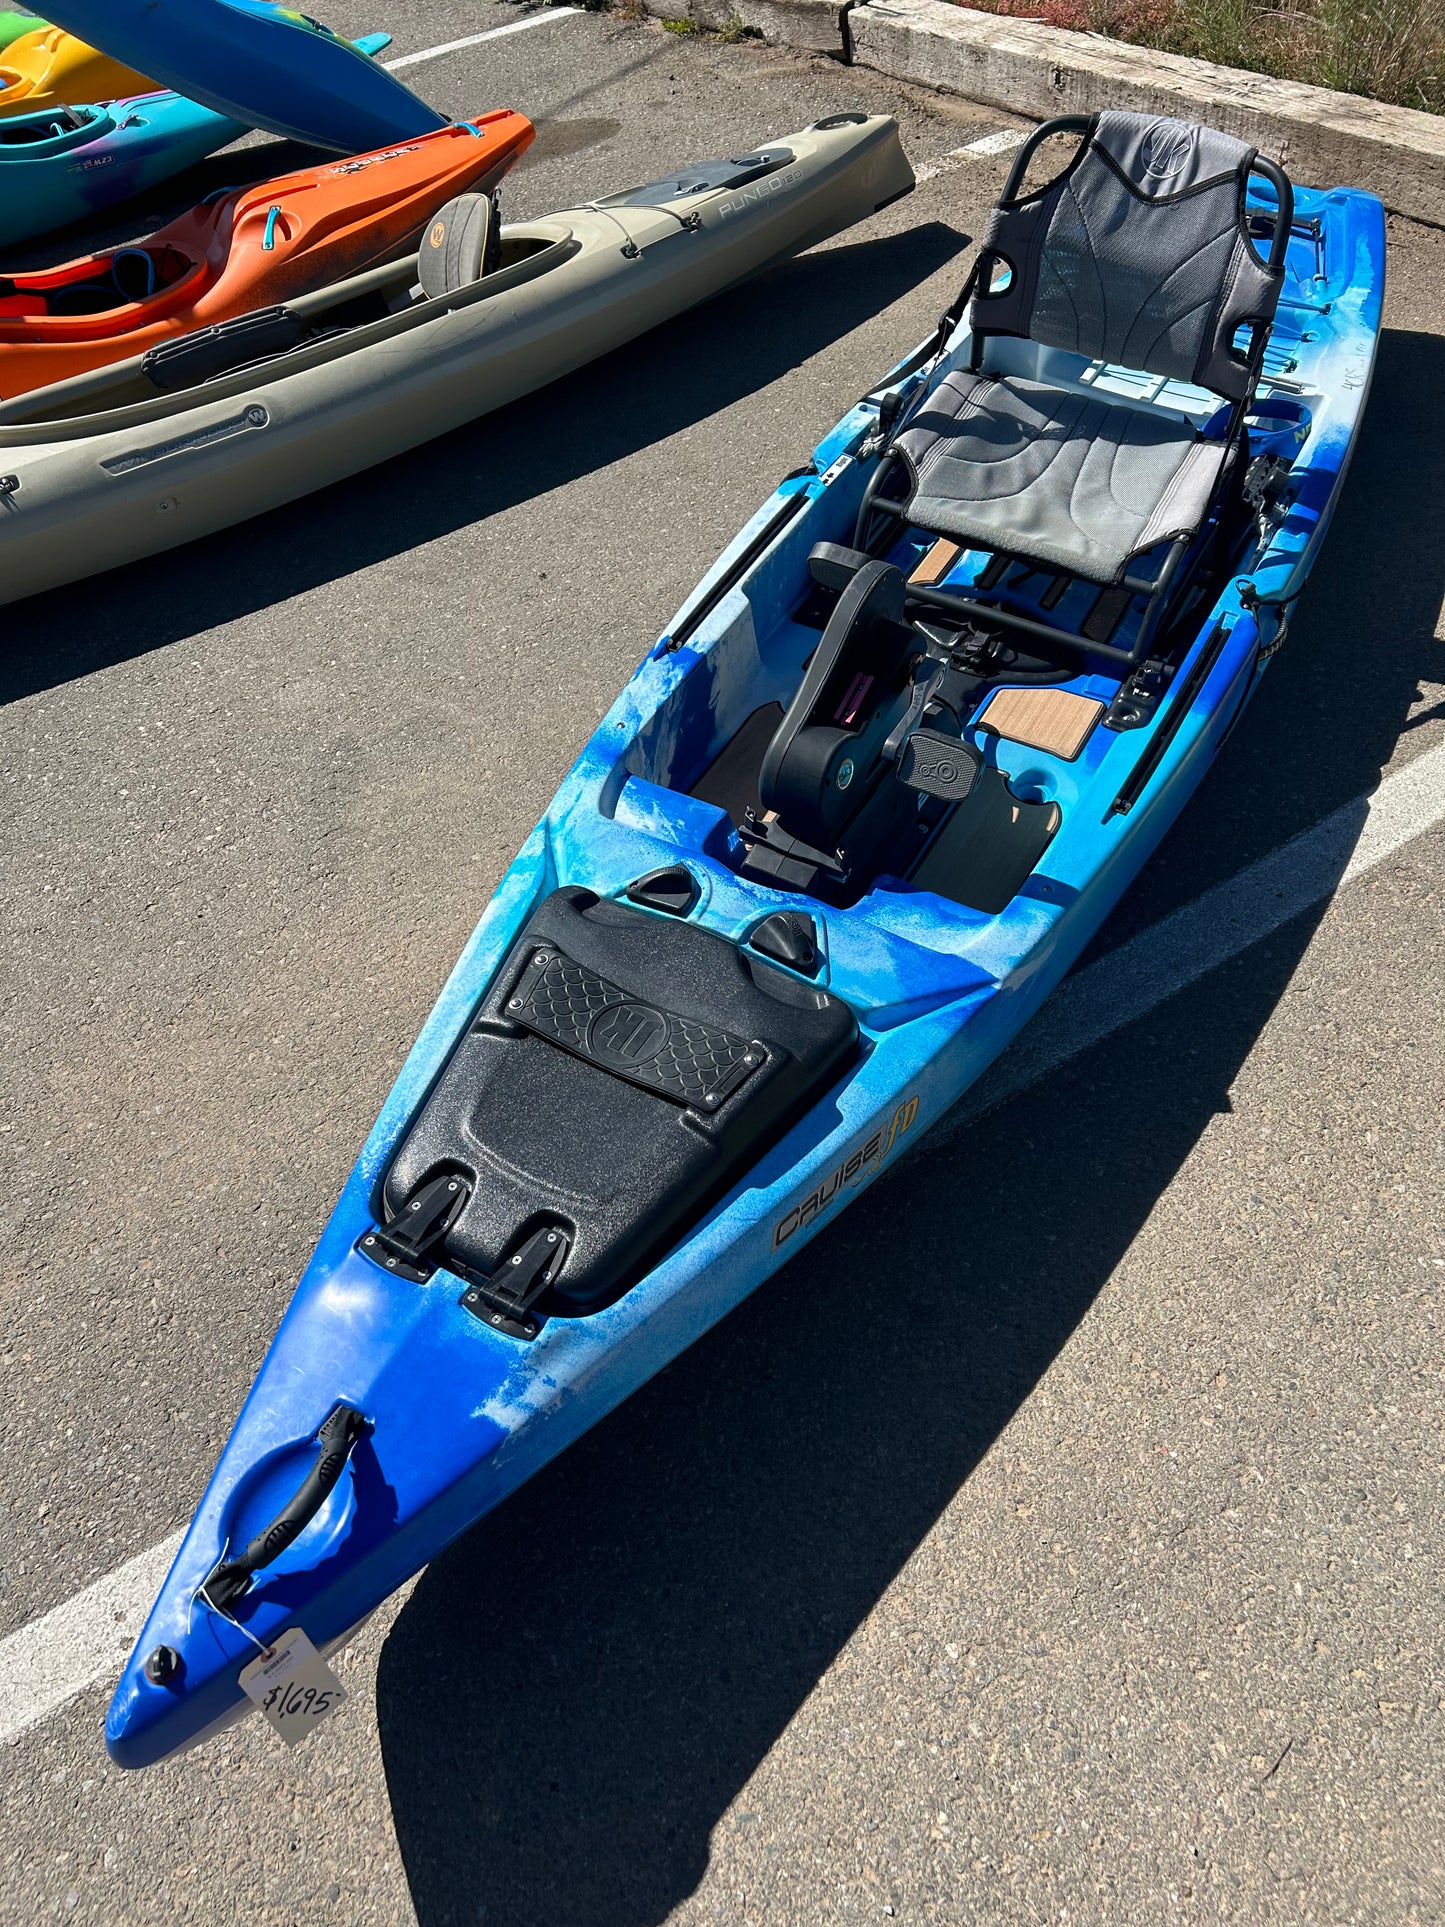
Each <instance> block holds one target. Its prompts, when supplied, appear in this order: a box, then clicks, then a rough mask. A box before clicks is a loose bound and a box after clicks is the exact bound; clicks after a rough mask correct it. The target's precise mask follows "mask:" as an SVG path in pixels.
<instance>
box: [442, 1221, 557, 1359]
mask: <svg viewBox="0 0 1445 1927" xmlns="http://www.w3.org/2000/svg"><path fill="white" fill-rule="evenodd" d="M566 1256H567V1236H566V1233H565V1232H562V1231H559V1230H558V1229H557V1227H556V1226H555V1225H553V1226H551V1227H549V1228H547V1229H545V1230H542V1231H534V1232H533V1233H532V1235H531V1237H530V1238H528V1240H527V1242H526V1243H525V1244H524V1245H523V1246H522V1248H521V1250H520V1251H519V1252H517V1253H516V1255H515V1256H514V1257H513V1258H511V1259H509V1260H508V1261H507V1263H505V1264H503V1265H499V1266H498V1267H497V1269H496V1270H495V1271H494V1272H493V1273H492V1275H491V1277H490V1278H484V1279H474V1280H473V1281H472V1283H471V1284H470V1285H468V1287H467V1289H466V1290H465V1291H464V1292H463V1293H462V1303H463V1304H464V1305H465V1306H466V1308H467V1310H468V1311H469V1312H470V1313H471V1314H472V1316H473V1317H474V1318H480V1319H481V1321H482V1323H483V1324H484V1325H490V1326H491V1327H492V1328H493V1330H494V1331H500V1332H506V1333H507V1335H508V1337H510V1338H535V1337H536V1336H537V1333H538V1332H539V1331H540V1330H541V1329H542V1321H541V1319H540V1318H539V1317H538V1316H537V1315H536V1313H535V1312H534V1311H533V1309H532V1307H533V1306H534V1305H535V1304H536V1302H537V1300H538V1299H539V1298H540V1297H541V1296H542V1293H543V1292H544V1291H545V1290H546V1289H547V1287H548V1285H550V1284H551V1282H552V1280H553V1279H554V1278H555V1277H556V1275H557V1273H558V1271H559V1270H560V1269H561V1266H562V1260H563V1259H564V1258H565V1257H566Z"/></svg>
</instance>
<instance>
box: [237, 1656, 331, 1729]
mask: <svg viewBox="0 0 1445 1927" xmlns="http://www.w3.org/2000/svg"><path fill="white" fill-rule="evenodd" d="M240 1683H241V1690H242V1692H244V1693H245V1695H246V1697H247V1698H248V1699H252V1700H254V1701H255V1703H256V1704H257V1706H259V1707H260V1709H261V1711H262V1712H263V1713H264V1714H265V1716H266V1718H267V1719H268V1720H269V1721H270V1723H271V1725H272V1726H274V1727H275V1729H276V1731H277V1732H278V1733H279V1734H280V1735H281V1737H282V1739H283V1740H285V1742H286V1744H287V1745H288V1746H295V1745H296V1744H297V1743H298V1742H299V1741H301V1740H304V1739H305V1738H306V1735H307V1734H308V1733H309V1732H310V1731H311V1729H312V1728H313V1727H314V1726H319V1725H320V1724H321V1722H322V1720H324V1719H325V1718H326V1716H327V1714H328V1713H334V1712H335V1711H336V1709H337V1707H338V1706H339V1705H340V1704H341V1702H342V1701H343V1700H344V1699H345V1698H346V1689H345V1687H344V1686H343V1685H342V1684H341V1681H340V1680H339V1679H338V1678H337V1677H336V1675H335V1673H333V1672H332V1670H331V1668H330V1667H329V1666H328V1665H327V1664H326V1661H325V1660H324V1659H323V1658H322V1657H321V1655H320V1653H318V1652H317V1650H316V1648H315V1647H314V1646H313V1645H312V1644H311V1641H310V1640H309V1639H308V1638H307V1637H306V1635H305V1633H303V1632H302V1630H301V1628H300V1627H299V1626H293V1627H292V1628H291V1630H290V1632H287V1633H282V1635H281V1637H280V1638H279V1639H278V1640H277V1641H276V1643H275V1644H274V1645H273V1646H272V1647H271V1649H270V1651H269V1652H265V1653H262V1654H261V1656H260V1658H259V1659H253V1660H252V1661H251V1663H250V1665H249V1666H243V1667H242V1668H241V1676H240Z"/></svg>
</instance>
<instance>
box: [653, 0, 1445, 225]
mask: <svg viewBox="0 0 1445 1927" xmlns="http://www.w3.org/2000/svg"><path fill="white" fill-rule="evenodd" d="M644 4H645V6H646V7H647V10H648V12H649V13H653V14H656V15H659V16H661V17H663V18H665V19H690V20H694V21H696V22H697V24H698V25H699V26H702V27H713V28H717V27H723V26H726V25H727V24H728V22H729V21H730V20H739V21H741V23H742V25H743V26H744V27H747V28H749V29H750V30H751V31H753V32H755V33H758V34H760V35H761V36H762V38H763V39H764V40H768V41H772V42H774V43H775V44H781V45H784V46H791V47H798V48H802V49H804V50H806V51H809V52H813V53H824V54H832V55H833V56H834V57H835V58H840V59H843V60H845V61H852V62H855V63H856V64H857V65H859V66H862V67H871V68H873V69H874V70H875V71H876V72H878V73H882V74H888V75H889V76H890V77H891V78H893V79H895V80H908V81H912V82H914V83H915V84H916V85H918V86H923V87H936V88H939V89H941V90H942V91H944V92H946V93H953V94H961V95H962V96H963V97H964V98H965V99H967V100H971V101H977V102H978V103H980V104H981V105H982V106H985V107H997V108H1000V109H1002V110H1003V111H1004V112H1005V113H1009V114H1020V115H1022V116H1024V117H1025V118H1026V119H1030V120H1047V119H1048V118H1049V116H1050V115H1051V114H1091V113H1096V112H1098V111H1099V110H1100V109H1101V108H1105V107H1123V108H1133V109H1136V110H1138V111H1142V112H1145V113H1160V114H1177V115H1180V116H1183V117H1185V118H1188V119H1193V120H1203V121H1207V122H1208V123H1209V124H1210V125H1211V126H1213V127H1219V128H1222V129H1223V130H1224V131H1225V132H1226V133H1230V134H1237V135H1238V136H1239V137H1240V138H1241V139H1243V140H1247V141H1248V142H1249V143H1250V145H1251V146H1252V147H1257V148H1259V149H1260V151H1261V152H1262V153H1265V154H1268V155H1270V156H1271V157H1272V158H1273V159H1275V160H1277V161H1280V162H1281V163H1282V164H1283V165H1284V166H1285V167H1287V168H1288V169H1289V171H1290V173H1291V174H1292V176H1293V177H1294V179H1295V180H1297V181H1299V182H1300V183H1301V184H1302V185H1305V186H1309V187H1333V186H1336V185H1337V184H1338V185H1345V186H1349V187H1363V188H1368V189H1370V190H1371V191H1372V192H1373V193H1375V194H1378V195H1379V197H1380V199H1381V200H1382V201H1383V202H1384V203H1385V206H1386V207H1387V208H1390V209H1391V210H1392V211H1393V212H1394V213H1397V214H1405V215H1408V216H1409V217H1410V219H1412V220H1415V221H1426V222H1428V223H1430V225H1431V226H1433V227H1445V115H1438V114H1423V113H1418V112H1416V110H1415V109H1413V108H1410V107H1387V106H1384V105H1383V104H1382V103H1381V102H1379V101H1374V100H1365V99H1363V98H1361V97H1360V96H1359V95H1357V94H1337V93H1334V92H1332V91H1331V90H1330V89H1329V88H1327V87H1306V86H1304V85H1303V84H1302V83H1301V82H1299V81H1294V80H1271V79H1269V78H1268V76H1266V75H1264V74H1250V73H1244V72H1242V71H1241V70H1240V69H1238V68H1235V67H1218V66H1215V65H1214V63H1213V62H1212V61H1208V60H1187V59H1185V58H1184V56H1183V55H1181V54H1162V53H1154V52H1152V51H1151V50H1150V49H1149V48H1147V47H1132V46H1129V45H1127V44H1125V43H1124V42H1123V41H1119V40H1109V39H1107V38H1105V36H1104V35H1102V34H1090V33H1069V32H1066V31H1065V30H1064V29H1062V28H1059V27H1045V26H1042V25H1040V24H1039V23H1037V22H1035V21H1030V20H1011V19H1008V18H1005V17H1003V16H1001V15H998V14H991V13H977V12H975V11H973V10H972V9H970V8H968V7H960V6H953V5H951V4H949V0H865V4H858V5H854V4H853V0H644Z"/></svg>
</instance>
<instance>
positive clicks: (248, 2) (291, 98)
mask: <svg viewBox="0 0 1445 1927" xmlns="http://www.w3.org/2000/svg"><path fill="white" fill-rule="evenodd" d="M49 11H50V12H51V13H55V12H56V10H55V9H54V8H53V7H52V8H51V9H50V10H49ZM62 16H63V17H62ZM55 24H56V25H57V26H60V27H65V28H67V29H68V30H69V32H71V33H73V34H76V35H78V36H79V37H80V38H81V39H82V40H86V41H89V43H90V44H91V45H92V46H95V47H100V48H102V49H103V50H104V51H105V52H106V53H108V54H110V55H112V56H113V57H114V58H115V59H117V60H124V61H126V62H128V63H129V64H130V65H132V66H134V67H136V68H138V69H139V71H140V72H141V73H144V74H152V75H154V77H155V78H156V80H157V81H161V82H164V83H165V85H166V86H168V87H174V88H175V90H176V92H177V93H180V94H184V95H185V96H186V98H187V99H188V100H197V101H200V102H201V103H202V105H203V106H206V107H209V108H210V109H211V110H212V111H213V112H214V113H217V114H225V115H226V116H228V118H230V119H232V120H238V121H241V122H243V123H244V124H245V125H246V126H247V127H264V128H267V129H268V130H269V131H270V132H271V133H273V134H281V135H284V136H285V137H286V138H288V139H290V140H297V141H304V142H306V143H307V144H308V145H310V146H313V147H324V148H328V149H330V150H332V151H333V152H335V153H338V154H361V153H368V152H370V150H371V149H373V148H377V147H386V146H388V145H389V144H390V143H391V142H393V141H399V140H410V139H412V138H414V137H415V136H416V135H418V134H430V133H432V132H434V131H435V130H436V129H437V128H439V127H444V126H445V125H446V120H445V118H444V116H442V115H441V114H438V113H436V112H435V111H434V110H433V109H432V108H430V107H428V106H427V105H426V103H425V101H422V100H419V99H418V98H417V96H416V95H415V94H414V93H412V91H411V89H410V88H409V87H404V86H403V85H402V83H401V82H400V81H399V80H394V79H393V78H392V77H391V75H390V74H389V73H387V72H386V70H385V69H384V68H382V67H378V66H377V65H376V63H375V62H374V61H372V60H370V59H368V58H367V57H366V56H365V55H363V54H362V53H360V52H358V50H357V49H356V47H354V46H353V45H352V43H351V42H350V41H349V40H343V39H342V38H341V37H340V36H339V35H337V34H334V33H332V32H331V30H330V28H328V27H323V26H322V25H320V23H319V22H318V21H315V20H312V19H311V18H310V17H309V16H308V15H306V14H304V13H301V12H299V11H298V10H297V9H296V8H294V7H285V6H278V5H275V4H273V0H61V6H60V10H59V14H57V16H56V21H55Z"/></svg>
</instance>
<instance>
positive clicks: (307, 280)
mask: <svg viewBox="0 0 1445 1927" xmlns="http://www.w3.org/2000/svg"><path fill="white" fill-rule="evenodd" d="M533 131H534V130H533V127H532V123H531V122H530V121H529V120H528V119H527V118H526V117H525V115H522V114H514V113H511V112H509V111H507V110H505V109H503V110H500V111H498V112H497V113H493V114H485V115H483V116H482V118H481V119H480V120H477V121H474V122H463V123H461V124H460V125H458V126H455V127H442V128H439V129H438V130H437V131H436V132H435V133H434V134H421V135H419V136H418V137H417V138H416V139H415V140H410V141H404V142H401V143H399V144H398V145H396V146H395V147H386V148H379V149H378V150H377V151H376V152H375V153H373V154H360V155H358V156H357V157H356V158H355V159H354V160H346V161H331V162H328V163H327V164H326V165H325V166H322V167H308V168H303V169H302V170H301V171H300V172H299V173H296V174H286V175H283V176H282V177H281V178H280V179H279V180H274V181H263V182H260V183H259V184H257V185H256V186H254V187H243V188H236V189H233V190H231V191H229V192H227V193H225V194H223V195H221V196H219V197H216V198H213V199H211V200H209V201H203V202H202V203H201V205H200V206H199V207H195V208H192V209H191V211H190V212H189V213H188V214H183V215H182V216H181V217H180V219H179V220H176V221H172V222H171V224H170V225H169V227H164V228H161V229H160V230H159V231H158V232H157V233H155V234H153V235H151V236H150V237H149V238H148V239H147V240H144V241H140V242H137V243H136V244H135V245H133V246H131V247H125V248H119V249H117V250H116V251H115V252H114V253H111V254H98V255H92V256H91V257H90V258H89V259H87V260H82V261H71V262H68V263H67V264H66V265H65V266H64V267H59V268H47V269H44V270H43V271H41V272H37V273H35V274H17V275H9V276H0V396H4V397H5V398H6V399H10V398H12V397H13V396H16V395H25V394H29V392H30V391H31V389H33V388H41V387H44V386H46V385H47V384H48V383H50V382H55V381H65V380H68V379H69V378H70V377H71V376H72V375H81V374H86V373H88V372H89V371H90V370H91V369H92V368H103V367H106V366H107V365H108V364H109V363H111V362H114V361H123V360H125V359H126V358H127V357H129V356H131V355H139V354H144V353H145V351H146V350H147V349H148V348H151V347H154V346H155V345H156V344H157V343H159V342H162V341H167V340H170V339H171V338H172V337H174V336H176V335H184V334H190V333H192V332H194V331H195V330H196V329H198V328H206V327H209V326H211V325H212V324H213V323H215V322H218V321H228V320H230V319H232V318H233V317H234V316H236V315H241V314H249V313H251V312H252V311H253V310H254V309H257V308H268V307H272V306H274V305H276V304H277V303H280V302H284V301H287V300H290V299H291V298H292V297H293V296H296V295H300V294H309V293H311V292H313V291H314V290H316V289H318V288H324V287H326V286H328V285H329V284H330V283H331V282H333V281H340V280H343V279H344V278H345V277H346V276H347V275H352V274H359V273H360V272H361V271H362V270H363V269H365V268H369V267H374V266H376V265H377V264H378V263H380V262H383V261H388V260H391V259H393V258H395V257H396V256H398V255H402V254H405V253H406V252H407V251H408V250H409V249H410V248H414V247H415V246H416V244H417V242H418V240H419V239H420V237H421V234H422V231H423V229H424V228H425V227H426V224H427V222H428V221H429V220H430V219H431V217H432V215H433V214H435V212H436V211H437V209H438V208H439V207H441V206H442V205H443V204H444V203H445V202H447V201H449V200H451V198H452V197H453V196H454V195H456V194H462V193H466V192H474V193H480V194H489V193H491V191H492V190H493V188H495V187H496V185H497V184H498V182H499V181H500V180H501V179H502V176H503V175H504V174H505V173H506V172H507V170H508V169H509V168H510V167H512V166H513V164H514V163H515V162H516V161H517V159H518V158H519V157H520V156H521V155H522V154H523V153H524V152H525V151H526V149H527V147H528V146H529V144H530V143H531V140H532V136H533Z"/></svg>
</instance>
